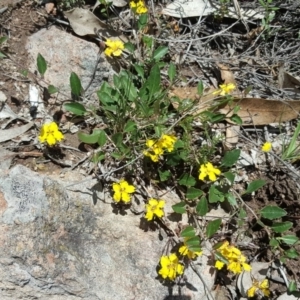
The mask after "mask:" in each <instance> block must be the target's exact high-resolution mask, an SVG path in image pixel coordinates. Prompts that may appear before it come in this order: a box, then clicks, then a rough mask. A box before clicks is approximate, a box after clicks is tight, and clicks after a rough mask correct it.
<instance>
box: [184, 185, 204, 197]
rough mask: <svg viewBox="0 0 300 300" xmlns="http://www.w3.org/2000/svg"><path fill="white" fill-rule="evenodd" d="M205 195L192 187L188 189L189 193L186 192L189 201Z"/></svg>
mask: <svg viewBox="0 0 300 300" xmlns="http://www.w3.org/2000/svg"><path fill="white" fill-rule="evenodd" d="M202 195H203V192H202V191H201V190H199V189H195V188H193V187H190V188H188V189H187V192H186V197H187V198H188V199H195V198H197V197H199V196H202Z"/></svg>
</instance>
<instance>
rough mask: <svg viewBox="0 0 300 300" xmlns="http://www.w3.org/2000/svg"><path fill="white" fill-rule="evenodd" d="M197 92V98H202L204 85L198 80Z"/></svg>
mask: <svg viewBox="0 0 300 300" xmlns="http://www.w3.org/2000/svg"><path fill="white" fill-rule="evenodd" d="M197 91H198V95H199V96H202V95H203V91H204V85H203V81H202V80H200V81H199V82H198V85H197Z"/></svg>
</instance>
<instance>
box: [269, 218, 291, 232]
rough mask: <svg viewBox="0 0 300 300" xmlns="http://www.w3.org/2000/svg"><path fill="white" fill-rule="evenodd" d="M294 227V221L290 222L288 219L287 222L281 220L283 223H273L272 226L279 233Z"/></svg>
mask: <svg viewBox="0 0 300 300" xmlns="http://www.w3.org/2000/svg"><path fill="white" fill-rule="evenodd" d="M292 227H293V223H292V222H288V221H287V222H281V223H273V225H272V226H271V228H272V229H273V230H274V231H275V232H277V233H282V232H285V231H287V230H289V229H290V228H292Z"/></svg>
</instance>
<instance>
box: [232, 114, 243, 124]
mask: <svg viewBox="0 0 300 300" xmlns="http://www.w3.org/2000/svg"><path fill="white" fill-rule="evenodd" d="M229 119H230V120H231V121H232V122H234V123H235V124H237V125H242V124H243V120H242V119H241V117H239V116H238V115H237V114H234V115H232V116H231V117H230V118H229Z"/></svg>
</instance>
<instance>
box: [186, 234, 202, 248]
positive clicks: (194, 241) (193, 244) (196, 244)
mask: <svg viewBox="0 0 300 300" xmlns="http://www.w3.org/2000/svg"><path fill="white" fill-rule="evenodd" d="M185 244H186V246H187V247H188V249H189V250H190V251H193V252H200V251H201V250H202V249H201V246H200V240H199V237H198V236H195V237H192V238H190V239H188V240H187V241H186V242H185Z"/></svg>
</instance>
